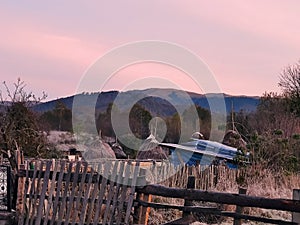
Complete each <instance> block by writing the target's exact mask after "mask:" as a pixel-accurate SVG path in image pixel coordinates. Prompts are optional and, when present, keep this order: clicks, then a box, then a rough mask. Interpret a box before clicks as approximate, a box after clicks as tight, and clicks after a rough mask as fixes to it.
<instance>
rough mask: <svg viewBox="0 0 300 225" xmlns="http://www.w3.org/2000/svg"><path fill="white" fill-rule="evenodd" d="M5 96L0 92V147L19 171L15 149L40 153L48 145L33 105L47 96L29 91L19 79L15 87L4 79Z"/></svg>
mask: <svg viewBox="0 0 300 225" xmlns="http://www.w3.org/2000/svg"><path fill="white" fill-rule="evenodd" d="M3 86H4V89H5V96H6V97H4V95H3V94H2V92H1V93H0V100H1V103H2V104H1V110H0V114H1V117H0V151H1V153H2V155H4V156H5V157H7V158H8V160H9V162H10V164H11V166H12V169H13V171H14V172H16V171H17V163H16V156H15V150H22V151H24V154H25V155H27V156H35V157H36V156H40V155H41V153H42V151H43V149H44V148H45V143H46V138H45V137H44V135H43V134H42V133H41V132H40V130H39V124H38V120H37V116H36V115H35V113H34V112H33V111H32V110H31V106H33V105H34V104H37V103H38V102H40V101H41V100H43V99H45V98H46V95H45V94H44V93H43V96H42V97H39V98H37V97H36V96H35V95H34V94H33V93H32V92H26V91H25V87H26V85H25V83H24V82H23V81H21V79H18V80H17V82H16V83H14V86H13V88H12V90H11V89H10V88H9V86H8V85H7V84H6V83H5V82H3Z"/></svg>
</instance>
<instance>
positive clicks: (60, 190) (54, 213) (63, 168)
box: [50, 161, 66, 225]
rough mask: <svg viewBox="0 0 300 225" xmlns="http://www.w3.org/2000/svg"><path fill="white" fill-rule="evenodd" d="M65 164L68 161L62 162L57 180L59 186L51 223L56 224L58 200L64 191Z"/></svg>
mask: <svg viewBox="0 0 300 225" xmlns="http://www.w3.org/2000/svg"><path fill="white" fill-rule="evenodd" d="M65 166H66V162H65V161H62V162H61V163H60V172H59V175H58V180H57V188H56V194H55V200H54V204H53V213H52V218H51V222H50V225H53V224H54V221H55V218H56V213H57V209H58V200H59V197H60V193H61V192H62V180H63V175H64V170H65Z"/></svg>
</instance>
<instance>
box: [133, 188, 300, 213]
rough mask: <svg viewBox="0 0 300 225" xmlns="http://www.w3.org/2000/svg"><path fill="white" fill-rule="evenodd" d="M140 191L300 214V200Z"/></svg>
mask: <svg viewBox="0 0 300 225" xmlns="http://www.w3.org/2000/svg"><path fill="white" fill-rule="evenodd" d="M138 191H139V192H141V193H145V194H153V195H159V196H163V197H171V198H185V199H188V200H195V201H207V202H216V203H221V204H229V205H239V206H245V207H258V208H265V209H276V210H283V211H290V212H300V201H299V200H290V199H269V198H263V197H253V196H246V195H239V194H230V193H220V192H208V191H202V190H196V189H194V190H187V189H183V188H168V187H164V186H161V185H147V186H145V187H144V188H139V187H138Z"/></svg>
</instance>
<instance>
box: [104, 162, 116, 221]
mask: <svg viewBox="0 0 300 225" xmlns="http://www.w3.org/2000/svg"><path fill="white" fill-rule="evenodd" d="M118 165H119V163H118V161H115V163H114V167H113V171H112V173H111V176H110V183H109V190H108V193H107V198H106V208H105V212H104V217H103V222H102V223H103V224H106V223H107V221H108V220H110V219H109V218H108V217H109V216H110V217H113V215H109V212H110V205H111V202H112V199H113V196H114V190H115V189H114V188H115V179H116V176H117V172H118Z"/></svg>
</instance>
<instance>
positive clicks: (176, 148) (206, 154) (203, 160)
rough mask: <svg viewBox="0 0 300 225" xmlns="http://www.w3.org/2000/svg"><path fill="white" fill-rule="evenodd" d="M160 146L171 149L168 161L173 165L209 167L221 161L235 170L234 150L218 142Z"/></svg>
mask: <svg viewBox="0 0 300 225" xmlns="http://www.w3.org/2000/svg"><path fill="white" fill-rule="evenodd" d="M161 145H162V146H166V147H169V148H170V149H171V156H170V160H171V161H172V163H173V164H174V165H180V164H187V165H190V166H191V165H195V164H196V163H197V162H199V163H200V165H207V166H209V165H211V164H212V163H220V162H221V161H223V162H224V163H226V165H227V166H228V167H230V168H237V165H236V164H235V163H234V162H233V161H234V158H235V157H236V156H237V154H239V153H238V150H237V149H236V148H233V147H230V146H227V145H223V144H221V143H218V142H214V141H208V140H199V139H191V141H189V142H186V143H182V144H169V143H161Z"/></svg>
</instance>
